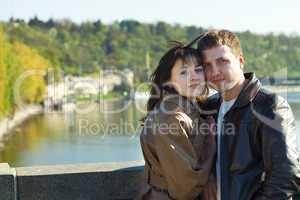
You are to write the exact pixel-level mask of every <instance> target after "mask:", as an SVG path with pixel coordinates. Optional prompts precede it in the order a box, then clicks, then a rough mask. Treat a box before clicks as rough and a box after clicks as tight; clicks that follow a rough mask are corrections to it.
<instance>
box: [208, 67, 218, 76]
mask: <svg viewBox="0 0 300 200" xmlns="http://www.w3.org/2000/svg"><path fill="white" fill-rule="evenodd" d="M210 71H211V75H212V76H217V75H219V74H220V70H219V68H218V67H217V66H216V65H212V66H211V68H210Z"/></svg>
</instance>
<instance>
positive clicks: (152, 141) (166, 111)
mask: <svg viewBox="0 0 300 200" xmlns="http://www.w3.org/2000/svg"><path fill="white" fill-rule="evenodd" d="M209 132H210V131H209V127H208V123H207V120H204V119H203V118H200V111H199V109H198V107H197V106H196V105H195V104H194V103H192V102H191V101H189V100H188V99H186V98H184V97H181V96H179V95H167V96H165V98H164V99H163V101H162V102H161V103H160V105H159V106H157V108H156V109H155V110H154V111H153V112H151V113H149V115H148V116H147V118H146V120H145V123H144V127H143V130H142V133H141V136H140V142H141V147H142V150H143V154H144V158H145V177H146V182H147V187H146V188H143V190H142V191H141V194H140V195H139V196H138V197H137V198H136V199H138V200H169V199H176V200H194V199H197V198H198V197H199V195H200V194H201V192H202V191H203V188H204V187H205V185H206V183H207V181H208V177H209V175H210V172H211V170H212V169H211V168H212V165H213V162H214V157H215V145H214V144H211V139H210V137H211V136H210V135H209Z"/></svg>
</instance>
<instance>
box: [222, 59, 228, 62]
mask: <svg viewBox="0 0 300 200" xmlns="http://www.w3.org/2000/svg"><path fill="white" fill-rule="evenodd" d="M220 62H221V63H228V62H229V61H228V60H227V59H221V60H220Z"/></svg>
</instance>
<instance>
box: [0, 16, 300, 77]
mask: <svg viewBox="0 0 300 200" xmlns="http://www.w3.org/2000/svg"><path fill="white" fill-rule="evenodd" d="M17 22H18V26H15V25H14V24H16V22H7V23H5V26H6V27H7V28H8V30H9V34H8V35H9V38H10V40H17V41H20V42H22V43H24V44H26V45H27V46H29V47H31V48H33V49H36V50H37V51H38V53H39V54H40V55H41V56H43V57H44V58H46V59H48V60H49V62H50V66H51V67H54V68H55V69H56V71H58V70H59V69H62V70H63V71H64V72H65V73H68V74H75V75H82V74H89V73H93V72H95V71H98V70H99V69H121V70H122V69H125V68H129V69H131V70H133V71H134V72H135V75H136V78H137V81H138V82H139V81H145V80H147V78H148V77H147V76H148V73H145V71H146V70H148V69H147V67H146V66H147V65H149V64H150V71H151V69H153V68H154V67H155V66H156V65H157V62H158V60H159V58H160V57H161V56H162V55H163V53H164V52H165V51H166V50H167V48H168V44H167V42H168V40H179V41H183V42H188V41H189V40H191V39H192V38H194V37H195V36H197V35H198V34H200V33H202V32H204V31H205V29H203V28H201V27H195V26H186V27H184V26H180V25H177V24H175V25H170V24H167V23H165V22H158V23H156V24H147V23H140V22H137V21H134V20H124V21H121V22H114V23H112V24H109V25H106V24H103V23H102V22H101V21H100V20H98V21H96V22H84V23H81V24H76V23H74V22H72V21H70V20H61V21H54V20H52V19H49V20H48V21H46V22H43V21H41V20H39V19H38V18H37V17H35V18H33V19H31V20H30V21H29V22H28V23H25V22H24V21H22V20H17ZM238 35H239V36H240V39H241V42H242V46H243V50H244V55H245V58H246V70H247V71H255V72H256V73H257V74H258V76H261V77H262V76H266V75H270V73H274V72H277V71H280V70H281V69H283V68H285V69H288V76H289V77H298V76H299V75H300V72H298V71H299V70H297V67H298V66H299V65H300V37H299V36H286V35H274V34H267V35H258V34H254V33H251V32H249V31H246V32H241V33H238ZM146 55H147V56H148V57H150V59H148V61H149V60H150V61H151V62H150V63H147V59H146V57H147V56H146ZM56 74H59V73H56Z"/></svg>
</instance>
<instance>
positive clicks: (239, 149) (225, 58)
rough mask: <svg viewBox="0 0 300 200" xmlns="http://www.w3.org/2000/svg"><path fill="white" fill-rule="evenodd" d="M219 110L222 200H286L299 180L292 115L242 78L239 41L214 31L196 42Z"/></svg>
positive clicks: (277, 100)
mask: <svg viewBox="0 0 300 200" xmlns="http://www.w3.org/2000/svg"><path fill="white" fill-rule="evenodd" d="M197 46H198V47H197V48H198V50H199V52H200V53H201V55H202V57H203V67H204V70H205V72H206V75H207V80H208V82H209V84H210V86H211V87H213V88H214V89H216V90H217V91H218V92H219V94H220V96H218V95H217V96H216V95H215V96H214V97H212V99H211V100H210V103H209V104H210V105H213V106H215V108H216V110H217V114H216V122H217V142H218V152H217V162H216V172H217V191H218V192H217V198H218V200H250V199H251V200H264V199H265V200H285V199H290V198H291V197H292V195H293V194H294V193H295V192H296V191H297V188H298V186H297V182H298V181H299V177H300V170H299V163H298V153H297V150H296V131H295V121H294V117H293V113H292V111H291V108H290V106H289V105H288V103H287V102H286V101H285V100H284V99H283V98H282V97H280V96H277V95H276V94H273V93H270V92H268V91H267V90H265V89H262V87H261V84H260V82H259V80H258V79H257V78H256V77H255V74H254V73H245V74H244V63H245V61H244V57H243V53H242V49H241V45H240V41H239V39H238V37H237V36H236V35H235V34H234V33H232V32H230V31H226V30H221V31H210V32H207V33H206V34H204V35H203V36H202V37H201V38H200V39H199V40H198V44H197Z"/></svg>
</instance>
